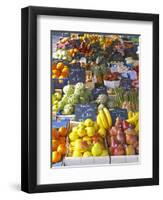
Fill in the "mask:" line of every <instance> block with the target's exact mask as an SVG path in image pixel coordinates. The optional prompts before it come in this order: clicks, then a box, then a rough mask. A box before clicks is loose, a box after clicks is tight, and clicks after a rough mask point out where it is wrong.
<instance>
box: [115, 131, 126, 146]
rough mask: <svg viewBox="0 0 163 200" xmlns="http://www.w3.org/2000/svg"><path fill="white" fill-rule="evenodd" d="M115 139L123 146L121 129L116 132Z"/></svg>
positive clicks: (123, 140) (123, 138)
mask: <svg viewBox="0 0 163 200" xmlns="http://www.w3.org/2000/svg"><path fill="white" fill-rule="evenodd" d="M116 138H117V140H118V143H120V144H125V141H126V139H125V134H124V133H123V132H122V130H121V129H119V130H118V132H117V137H116Z"/></svg>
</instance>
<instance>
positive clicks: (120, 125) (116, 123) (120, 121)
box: [115, 117, 122, 128]
mask: <svg viewBox="0 0 163 200" xmlns="http://www.w3.org/2000/svg"><path fill="white" fill-rule="evenodd" d="M115 127H117V128H122V120H121V118H120V117H117V118H116V121H115Z"/></svg>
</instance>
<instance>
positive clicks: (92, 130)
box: [85, 127, 95, 137]
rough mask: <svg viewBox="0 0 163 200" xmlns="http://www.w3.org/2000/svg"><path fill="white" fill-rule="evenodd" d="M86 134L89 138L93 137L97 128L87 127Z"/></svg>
mask: <svg viewBox="0 0 163 200" xmlns="http://www.w3.org/2000/svg"><path fill="white" fill-rule="evenodd" d="M85 130H86V134H87V135H88V137H92V136H93V135H94V134H95V128H94V127H86V128H85Z"/></svg>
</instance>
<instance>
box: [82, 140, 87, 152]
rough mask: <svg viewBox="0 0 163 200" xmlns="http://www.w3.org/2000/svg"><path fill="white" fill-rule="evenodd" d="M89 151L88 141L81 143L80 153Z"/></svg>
mask: <svg viewBox="0 0 163 200" xmlns="http://www.w3.org/2000/svg"><path fill="white" fill-rule="evenodd" d="M88 149H89V145H88V143H87V142H86V141H81V143H80V151H81V152H85V151H87V150H88Z"/></svg>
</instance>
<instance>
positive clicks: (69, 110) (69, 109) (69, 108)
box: [62, 104, 74, 115]
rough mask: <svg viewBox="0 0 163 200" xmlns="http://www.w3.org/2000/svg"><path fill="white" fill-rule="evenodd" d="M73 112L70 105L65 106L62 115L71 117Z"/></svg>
mask: <svg viewBox="0 0 163 200" xmlns="http://www.w3.org/2000/svg"><path fill="white" fill-rule="evenodd" d="M73 111H74V107H73V105H71V104H67V105H65V107H64V109H63V112H62V114H64V115H71V114H72V113H73Z"/></svg>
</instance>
